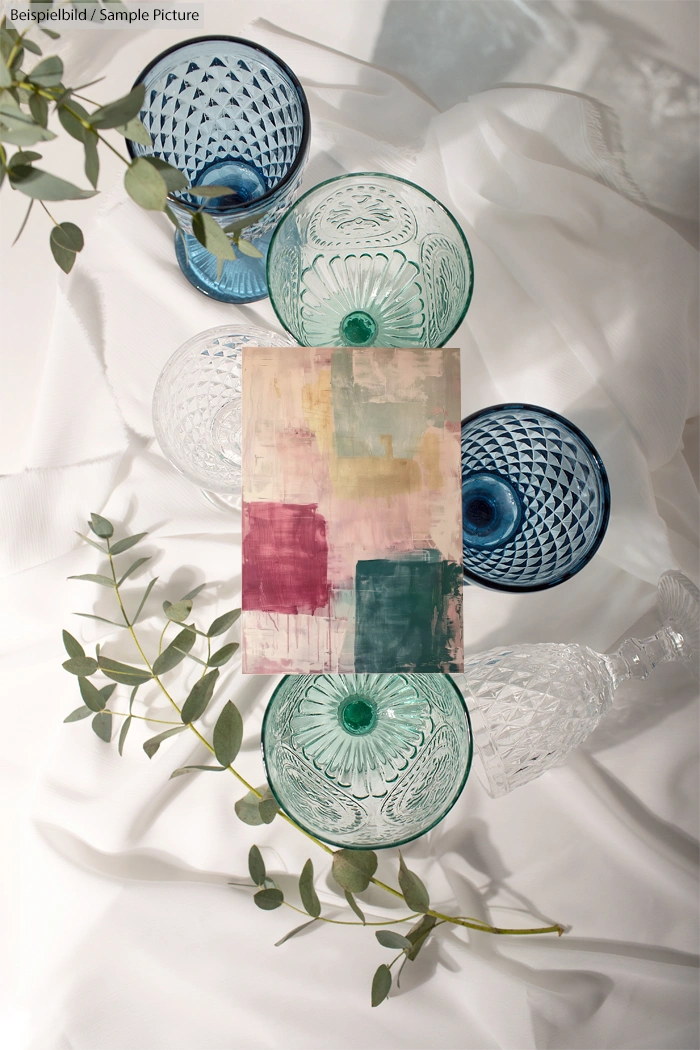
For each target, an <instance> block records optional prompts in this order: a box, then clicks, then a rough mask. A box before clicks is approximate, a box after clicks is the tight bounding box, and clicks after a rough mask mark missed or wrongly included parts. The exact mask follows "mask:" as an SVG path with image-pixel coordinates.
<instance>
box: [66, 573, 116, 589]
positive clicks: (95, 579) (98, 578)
mask: <svg viewBox="0 0 700 1050" xmlns="http://www.w3.org/2000/svg"><path fill="white" fill-rule="evenodd" d="M68 579H69V580H87V582H88V583H99V584H100V586H101V587H114V580H110V578H109V576H102V575H101V574H100V573H97V572H84V573H82V575H81V576H69V577H68Z"/></svg>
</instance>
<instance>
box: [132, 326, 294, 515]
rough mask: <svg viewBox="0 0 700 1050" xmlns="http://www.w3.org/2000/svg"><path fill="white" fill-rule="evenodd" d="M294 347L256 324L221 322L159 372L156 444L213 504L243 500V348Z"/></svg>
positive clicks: (189, 343)
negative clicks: (241, 496)
mask: <svg viewBox="0 0 700 1050" xmlns="http://www.w3.org/2000/svg"><path fill="white" fill-rule="evenodd" d="M294 345H295V344H294V342H293V341H292V340H291V339H290V338H289V337H288V336H286V335H278V334H277V333H276V332H268V331H266V330H265V329H263V328H255V327H254V326H253V325H249V326H244V325H238V326H236V327H233V326H231V325H223V326H222V327H220V328H210V329H208V331H206V332H200V333H199V335H195V336H193V338H192V339H188V340H187V342H186V343H183V345H182V346H181V347H180V348H179V349H178V350H176V351H175V353H174V354H173V355H172V357H170V358H169V359H168V361H167V363H166V365H165V368H164V369H163V371H162V372H161V374H160V376H159V378H158V382H157V383H156V388H155V391H154V394H153V426H154V429H155V434H156V438H157V439H158V444H159V445H160V447H161V449H162V451H163V454H164V455H165V457H166V458H167V459H169V460H170V462H171V463H172V464H173V466H174V467H177V469H178V470H179V471H180V472H181V473H182V474H184V475H185V477H186V478H188V479H189V480H190V481H192V482H193V483H194V484H195V485H199V486H200V487H201V488H202V489H203V490H204V493H205V495H207V496H208V498H210V499H211V500H212V502H214V503H217V504H222V503H223V504H225V505H228V506H237V504H238V501H239V500H240V493H241V359H242V354H241V351H242V349H243V347H244V346H294Z"/></svg>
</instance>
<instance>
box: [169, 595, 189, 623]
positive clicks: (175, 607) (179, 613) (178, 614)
mask: <svg viewBox="0 0 700 1050" xmlns="http://www.w3.org/2000/svg"><path fill="white" fill-rule="evenodd" d="M163 612H164V613H165V615H166V616H167V617H168V619H169V620H174V621H175V623H182V621H183V620H186V619H187V617H188V616H189V615H190V613H191V612H192V602H191V601H190V600H189V599H188V600H184V599H182V600H181V601H179V602H168V603H167V608H166V603H165V602H163Z"/></svg>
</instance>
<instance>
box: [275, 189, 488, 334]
mask: <svg viewBox="0 0 700 1050" xmlns="http://www.w3.org/2000/svg"><path fill="white" fill-rule="evenodd" d="M355 178H363V179H387V180H388V181H389V182H401V183H403V184H404V186H410V187H411V189H414V190H418V192H419V193H422V194H423V196H424V197H428V198H429V199H430V200H431V201H433V202H434V203H435V204H437V206H438V207H439V208H441V209H442V211H443V212H444V213H445V215H447V217H448V219H449V220H450V222H452V224H453V225H454V227H455V229H456V230H457V232H458V233H459V236H460V237H461V239H462V244H463V245H464V250H465V251H466V253H467V258H468V260H469V278H470V279H469V290H468V292H467V298H466V302H465V304H464V309H463V310H462V312H461V314H460V315H459V318H458V320H457V322H456V323H455V325H454V327H453V328H452V330H451V331H450V332H449V333H448V334H447V335H446V336H445V338H444V339H443V340H442V342H441V343H440V346H444V345H445V343H446V342H447V340H448V339H451V338H452V336H453V335H454V334H455V332H456V331H457V329H458V328H459V326H460V325H461V323H462V321H463V320H464V318H465V317H466V316H467V310H468V309H469V306H470V304H471V301H472V295H473V293H474V259H473V256H472V251H471V248H470V247H469V242H468V241H467V238H466V234H465V233H464V230H463V229H462V227H461V226H460V224H459V223H458V222H457V220H456V219H455V217H454V215H453V214H452V212H451V211H450V209H449V208H447V207H446V206H445V205H444V204H443V203H442V201H441V200H438V198H437V197H435V196H433V194H432V193H430V191H429V190H426V189H423V187H422V186H419V185H418V184H417V183H416V182H410V181H409V180H408V179H402V178H401V176H400V175H389V174H387V172H384V171H348V172H346V173H345V174H344V175H334V176H333V177H332V178H330V179H325V180H324V181H323V182H318V183H316V185H315V186H312V187H311V188H310V189H308V190H306V192H305V193H302V195H301V197H297V199H296V200H295V201H294V203H293V204H292V205H291V206H290V207H289V208H288V209H287V211H286V212H285V213H284V215H283V216H282V218H281V219H280V221H279V222H278V223H277V226H276V227H275V229H274V232H273V234H272V237H271V239H270V244H269V247H268V249H267V259H266V264H265V279H266V281H267V293H268V296H269V298H270V303H271V304H272V309H273V310H274V311H275V315H276V317H277V320H278V321H279V323H280V324H281V325H282V327H283V328H284V330H285V331H286V332H289V334H290V335H291V336H292V338H293V339H297V336H296V335H295V334H294V332H293V331H292V330H291V328H288V327H287V325H286V324H285V323H284V321H283V319H282V317H281V316H280V312H279V310H278V309H277V306H276V304H275V297H274V296H273V294H272V289H271V287H270V258H271V256H272V254H273V249H274V246H275V241H276V240H277V234H278V233H279V231H280V230H281V229H282V227H283V226H284V224H285V222H286V221H287V219H288V218H289V217H290V216H291V215H292V213H293V211H294V209H295V208H296V207H297V206H298V205H299V204H301V202H302V201H303V200H306V198H307V197H309V196H311V194H312V193H316V191H317V190H320V189H323V187H324V186H330V185H331V184H332V183H334V182H342V181H344V180H345V179H355ZM297 342H298V339H297ZM378 349H381V347H379V348H378ZM416 349H439V347H416Z"/></svg>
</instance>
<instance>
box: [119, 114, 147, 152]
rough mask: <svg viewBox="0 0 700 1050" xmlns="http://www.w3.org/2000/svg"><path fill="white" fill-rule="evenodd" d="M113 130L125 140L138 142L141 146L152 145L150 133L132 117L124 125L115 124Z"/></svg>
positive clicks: (137, 119)
mask: <svg viewBox="0 0 700 1050" xmlns="http://www.w3.org/2000/svg"><path fill="white" fill-rule="evenodd" d="M114 130H115V131H118V132H119V134H120V135H123V136H124V138H125V139H131V141H132V142H138V143H139V144H140V145H141V146H152V145H153V141H152V139H151V134H150V132H149V131H148V129H147V128H145V127H144V126H143V124H142V123H141V121H140V120H139V118H138V117H132V118H131V120H129V121H127V123H126V124H115V126H114Z"/></svg>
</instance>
